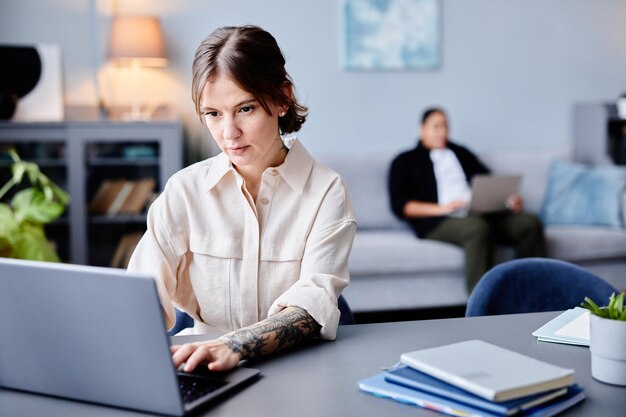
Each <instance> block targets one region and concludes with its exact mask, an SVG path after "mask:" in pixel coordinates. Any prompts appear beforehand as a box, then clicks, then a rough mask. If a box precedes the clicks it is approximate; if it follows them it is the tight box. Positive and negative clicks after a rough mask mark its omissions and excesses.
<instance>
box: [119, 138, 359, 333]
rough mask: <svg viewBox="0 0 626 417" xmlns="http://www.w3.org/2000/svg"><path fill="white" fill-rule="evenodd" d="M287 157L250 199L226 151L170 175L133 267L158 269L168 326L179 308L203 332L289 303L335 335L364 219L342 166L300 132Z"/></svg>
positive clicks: (149, 271)
mask: <svg viewBox="0 0 626 417" xmlns="http://www.w3.org/2000/svg"><path fill="white" fill-rule="evenodd" d="M286 144H287V146H290V145H291V146H290V151H289V153H288V154H287V157H286V159H285V161H284V163H283V164H282V165H280V166H278V167H276V168H268V169H266V170H265V172H263V175H262V178H261V184H260V187H259V192H258V197H257V201H256V204H255V205H251V204H250V203H249V202H248V200H247V198H246V196H245V195H244V192H243V191H242V185H243V179H242V177H241V175H239V173H238V172H237V171H236V170H235V169H234V168H233V166H232V164H231V162H230V161H229V159H228V157H227V156H226V155H225V154H224V153H221V154H219V155H217V156H215V157H213V158H210V159H207V160H205V161H202V162H198V163H196V164H193V165H191V166H189V167H187V168H185V169H183V170H181V171H179V172H177V173H176V174H174V175H173V176H172V177H171V178H170V180H169V181H168V182H167V184H166V186H165V189H164V191H163V193H162V194H161V195H160V196H159V198H157V199H156V201H155V202H154V203H153V204H152V206H151V207H150V210H149V211H148V230H147V231H146V233H145V234H144V236H143V237H142V239H141V241H140V242H139V244H138V245H137V248H136V249H135V252H134V253H133V256H132V258H131V260H130V263H129V266H128V271H129V272H141V273H147V274H150V275H152V276H154V277H155V278H156V280H157V288H158V292H159V297H160V300H161V305H162V306H163V310H164V313H165V317H166V321H167V325H168V328H171V327H172V326H173V325H174V322H175V310H174V306H176V307H178V308H180V309H182V310H184V311H186V312H187V313H188V314H189V315H191V316H192V317H193V318H194V319H195V321H196V325H195V327H194V331H195V332H196V333H207V332H215V331H230V330H235V329H239V328H241V327H244V326H248V325H251V324H254V323H256V322H258V321H260V320H263V319H265V318H266V317H268V316H269V315H272V314H275V313H277V312H278V311H280V310H281V309H283V308H284V307H287V306H298V307H301V308H303V309H305V310H306V311H307V312H308V313H309V314H310V315H311V316H312V317H313V318H314V319H315V321H317V322H318V323H319V324H320V325H321V326H322V329H321V336H322V337H323V338H325V339H334V338H335V335H336V332H337V325H338V322H339V310H338V309H337V297H338V296H339V295H340V294H341V291H342V290H343V288H345V287H346V285H348V282H349V279H350V278H349V274H348V256H349V254H350V250H351V248H352V241H353V239H354V233H355V229H356V221H355V217H354V213H353V210H352V206H351V204H350V201H349V198H348V195H347V192H346V189H345V186H344V184H343V182H342V180H341V178H340V177H339V175H338V174H337V173H335V172H334V171H332V170H330V169H329V168H327V167H325V166H323V165H320V164H319V163H317V162H316V161H314V160H313V158H312V157H311V156H310V155H309V153H308V152H307V151H306V149H305V148H304V146H302V144H301V143H300V142H299V141H298V140H295V139H292V140H286Z"/></svg>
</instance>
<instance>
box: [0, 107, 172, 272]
mask: <svg viewBox="0 0 626 417" xmlns="http://www.w3.org/2000/svg"><path fill="white" fill-rule="evenodd" d="M66 115H67V117H66V120H65V121H63V122H31V123H16V122H8V121H0V146H1V147H3V148H4V147H6V146H13V147H15V148H16V149H17V151H18V153H19V154H20V156H21V157H22V158H23V159H25V160H27V161H30V162H35V163H37V164H38V165H39V166H40V168H41V170H42V171H43V172H44V173H45V174H46V175H48V176H49V177H50V178H51V179H52V180H53V181H55V182H56V183H57V184H59V185H60V186H61V187H62V188H64V189H65V190H66V191H68V192H69V194H70V196H71V198H72V201H71V202H70V206H69V207H68V210H67V212H66V213H65V214H64V215H63V216H62V217H61V218H60V219H58V220H57V221H55V222H54V223H52V224H50V225H48V226H47V227H46V233H47V235H48V237H49V238H50V240H52V241H54V242H55V244H56V246H57V251H58V253H59V256H60V257H61V259H62V260H63V261H65V262H70V263H75V264H85V265H97V266H109V265H111V263H112V261H113V258H114V256H115V254H116V252H118V249H119V248H118V246H119V245H120V244H121V243H122V242H129V241H130V240H131V239H130V237H126V238H125V236H133V237H134V236H136V235H137V234H138V233H143V232H144V231H145V224H146V206H147V204H141V202H134V204H131V202H128V203H127V204H130V205H129V206H128V207H131V206H132V207H133V209H132V210H130V209H129V210H126V212H119V210H113V213H97V212H93V211H90V210H89V206H90V203H91V202H92V200H93V198H94V197H95V195H96V193H97V192H98V190H99V189H100V188H101V187H102V184H103V183H104V182H105V181H124V182H126V183H129V184H132V185H135V186H137V184H139V183H140V182H142V181H144V183H147V182H150V183H151V184H152V185H153V190H152V191H153V192H155V193H158V192H159V191H160V190H162V189H163V186H164V185H165V182H166V181H167V179H168V178H169V177H170V176H171V175H172V174H173V173H175V172H176V171H178V170H180V169H181V168H182V146H183V145H182V128H181V124H180V121H179V120H178V119H177V118H176V117H174V116H173V115H172V114H171V113H170V111H169V110H168V109H161V111H160V112H158V113H156V114H155V115H154V116H153V119H152V120H151V121H148V122H143V121H142V122H125V121H121V120H119V119H118V118H116V117H115V116H112V117H109V118H103V117H101V116H100V115H99V114H98V113H97V111H96V109H91V108H83V107H76V108H68V109H67V110H66ZM9 175H10V162H9V161H7V160H0V181H6V179H7V178H8V176H9ZM129 187H130V185H127V186H126V188H127V191H128V190H131V192H130V193H129V194H134V191H135V190H136V189H135V188H129ZM145 187H146V184H144V188H145ZM144 192H145V190H144ZM148 200H149V199H148V198H147V197H146V201H145V202H144V203H149V201H148ZM118 204H119V205H120V207H122V206H123V202H118ZM125 207H126V206H125ZM137 207H140V208H139V209H138V208H137ZM133 240H135V239H133ZM135 243H136V242H135ZM119 256H120V255H119V254H118V258H119ZM122 258H123V256H122Z"/></svg>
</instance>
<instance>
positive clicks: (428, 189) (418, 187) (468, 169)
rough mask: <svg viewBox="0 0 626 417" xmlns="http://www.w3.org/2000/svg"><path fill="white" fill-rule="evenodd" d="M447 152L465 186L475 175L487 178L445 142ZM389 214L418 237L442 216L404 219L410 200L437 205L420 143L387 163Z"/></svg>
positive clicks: (431, 172)
mask: <svg viewBox="0 0 626 417" xmlns="http://www.w3.org/2000/svg"><path fill="white" fill-rule="evenodd" d="M448 149H450V150H451V151H452V152H454V154H455V155H456V157H457V159H458V160H459V162H460V164H461V167H462V168H463V172H465V178H466V179H467V183H468V184H469V183H470V181H471V179H472V177H473V176H474V175H476V174H488V173H489V169H488V168H487V167H486V166H485V165H483V163H482V162H480V160H479V159H478V158H477V157H476V156H475V155H474V154H473V153H472V152H470V151H469V150H468V149H466V148H464V147H463V146H460V145H457V144H455V143H452V142H448ZM387 184H388V189H389V200H390V202H391V210H392V211H393V212H394V214H395V215H396V216H397V217H398V218H399V219H401V220H405V221H406V222H407V223H408V224H409V225H410V226H411V228H412V229H413V230H414V231H415V233H416V234H417V235H418V236H419V237H425V236H426V235H427V234H428V233H429V232H430V231H431V230H432V229H433V228H435V227H436V226H437V225H438V224H439V223H440V222H441V221H442V220H444V219H445V218H446V217H445V216H437V217H421V218H415V219H407V218H405V217H404V206H405V204H406V203H407V202H409V201H411V200H417V201H421V202H427V203H437V181H436V179H435V171H434V168H433V163H432V161H431V159H430V150H429V149H428V148H426V147H425V146H424V145H422V142H421V141H420V142H419V143H418V144H417V146H416V147H415V148H414V149H412V150H410V151H407V152H404V153H401V154H400V155H398V156H397V157H396V158H395V159H394V160H393V162H392V163H391V169H390V170H389V176H388V182H387Z"/></svg>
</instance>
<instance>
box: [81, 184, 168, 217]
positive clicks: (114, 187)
mask: <svg viewBox="0 0 626 417" xmlns="http://www.w3.org/2000/svg"><path fill="white" fill-rule="evenodd" d="M155 185H156V180H155V179H154V178H143V179H140V180H132V181H131V180H125V179H116V180H104V181H103V182H102V184H100V187H98V190H97V191H96V193H95V194H94V196H93V198H92V199H91V202H90V203H89V212H90V213H93V214H103V215H107V216H116V215H120V214H139V213H141V212H142V211H143V209H144V208H145V207H146V205H147V204H148V202H149V201H150V199H151V197H152V193H153V191H154V187H155Z"/></svg>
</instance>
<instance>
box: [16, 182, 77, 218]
mask: <svg viewBox="0 0 626 417" xmlns="http://www.w3.org/2000/svg"><path fill="white" fill-rule="evenodd" d="M11 206H12V207H13V210H15V218H16V220H17V222H18V223H20V224H21V223H22V222H24V221H28V222H31V223H41V224H46V223H50V222H51V221H53V220H55V219H57V218H58V217H59V216H60V215H61V214H63V211H64V210H65V205H64V204H62V203H60V202H57V201H47V200H46V196H45V195H44V193H43V192H42V191H41V190H37V189H35V188H33V187H31V188H27V189H25V190H22V191H20V192H18V193H17V194H15V196H14V197H13V200H11Z"/></svg>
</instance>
